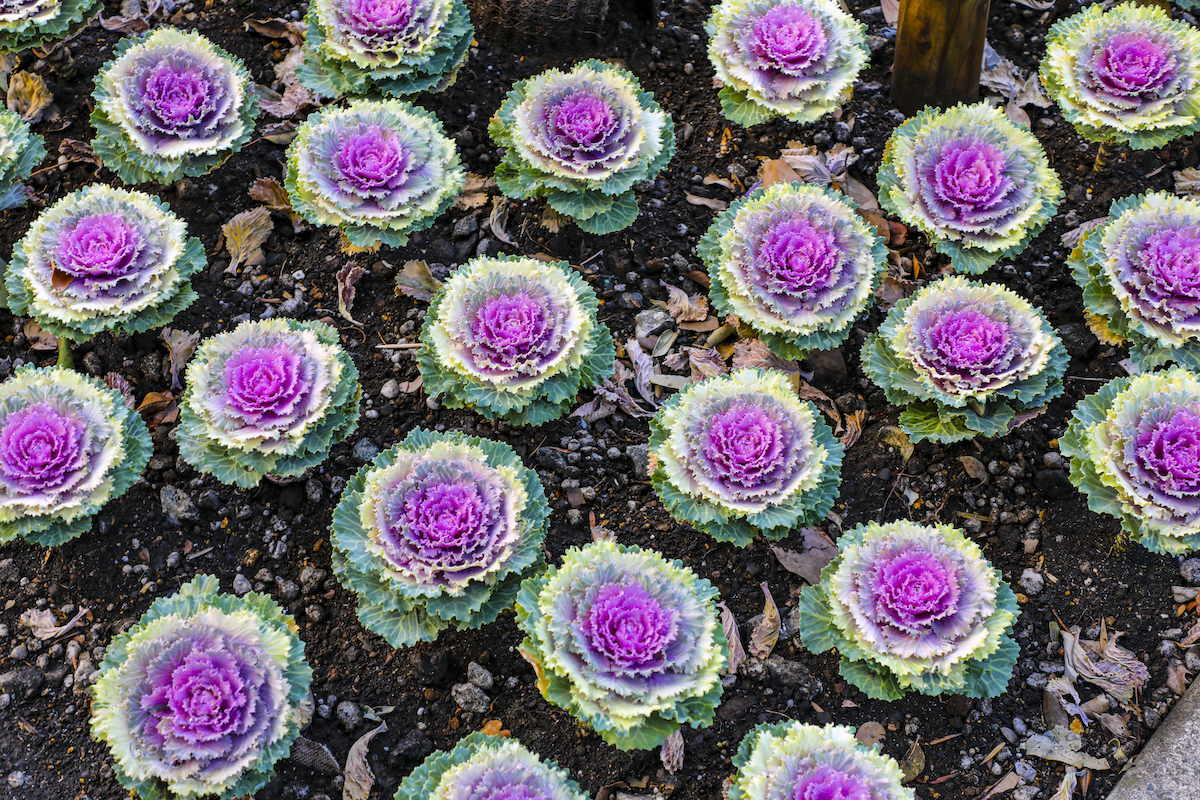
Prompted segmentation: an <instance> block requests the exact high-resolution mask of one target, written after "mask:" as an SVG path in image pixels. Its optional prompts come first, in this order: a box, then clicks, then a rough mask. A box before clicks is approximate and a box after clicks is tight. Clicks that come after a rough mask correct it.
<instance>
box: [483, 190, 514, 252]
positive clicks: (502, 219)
mask: <svg viewBox="0 0 1200 800" xmlns="http://www.w3.org/2000/svg"><path fill="white" fill-rule="evenodd" d="M507 224H508V198H507V197H493V198H492V213H491V214H489V215H488V219H487V226H488V228H489V229H490V230H491V231H492V235H493V236H495V237H496V238H497V239H499V240H500V241H502V242H504V243H505V244H511V245H515V244H516V242H514V241H513V240H512V237H511V236H509V235H508V231H506V230H504V226H505V225H507Z"/></svg>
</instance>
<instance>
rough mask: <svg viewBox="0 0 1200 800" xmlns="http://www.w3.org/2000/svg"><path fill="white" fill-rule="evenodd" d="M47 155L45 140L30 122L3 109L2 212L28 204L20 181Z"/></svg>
mask: <svg viewBox="0 0 1200 800" xmlns="http://www.w3.org/2000/svg"><path fill="white" fill-rule="evenodd" d="M45 156H46V144H45V141H44V140H43V139H42V137H41V136H39V135H38V134H36V133H34V132H33V131H31V130H30V129H29V123H28V122H26V121H25V120H23V119H21V117H20V115H19V114H14V113H13V112H12V111H9V110H7V109H3V108H0V211H7V210H8V209H10V208H19V207H20V206H23V205H25V201H26V200H27V199H28V198H27V193H26V191H25V185H24V184H22V183H21V181H23V180H25V179H26V178H28V177H29V175H30V173H32V172H33V167H34V165H36V164H37V163H38V162H39V161H41V160H42V159H43V158H45Z"/></svg>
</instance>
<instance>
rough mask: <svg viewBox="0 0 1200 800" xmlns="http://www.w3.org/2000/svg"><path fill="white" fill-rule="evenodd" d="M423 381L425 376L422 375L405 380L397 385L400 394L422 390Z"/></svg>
mask: <svg viewBox="0 0 1200 800" xmlns="http://www.w3.org/2000/svg"><path fill="white" fill-rule="evenodd" d="M423 382H424V378H423V377H422V376H421V375H418V376H417V377H415V378H413V379H412V380H411V381H403V382H402V383H401V384H400V385H399V386H398V387H397V389H398V390H399V392H400V394H412V393H413V392H415V391H418V390H420V388H421V385H422V383H423Z"/></svg>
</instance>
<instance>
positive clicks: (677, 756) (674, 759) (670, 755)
mask: <svg viewBox="0 0 1200 800" xmlns="http://www.w3.org/2000/svg"><path fill="white" fill-rule="evenodd" d="M658 755H659V758H661V759H662V765H663V769H665V770H666V771H667V772H668V773H670V774H671V775H674V774H675V773H676V772H678V771H679V770H680V768H682V767H683V734H682V733H680V732H679V731H678V730H675V731H674V732H673V733H672V734H671V735H670V736H668V737H667V740H666V741H665V742H663V743H662V748H661V749H660V750H659V751H658Z"/></svg>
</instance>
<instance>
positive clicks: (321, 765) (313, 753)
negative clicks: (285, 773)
mask: <svg viewBox="0 0 1200 800" xmlns="http://www.w3.org/2000/svg"><path fill="white" fill-rule="evenodd" d="M288 760H290V761H294V762H296V763H297V764H299V765H300V766H302V767H305V768H307V769H311V770H314V771H316V772H322V773H324V774H326V775H340V774H341V772H342V767H341V765H340V764H338V762H337V759H335V758H334V757H333V753H331V752H330V751H329V746H328V745H325V744H321V743H320V742H314V741H313V740H312V739H309V738H307V737H305V736H300V737H297V739H296V741H294V742H292V751H291V754H290V755H289V756H288Z"/></svg>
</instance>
